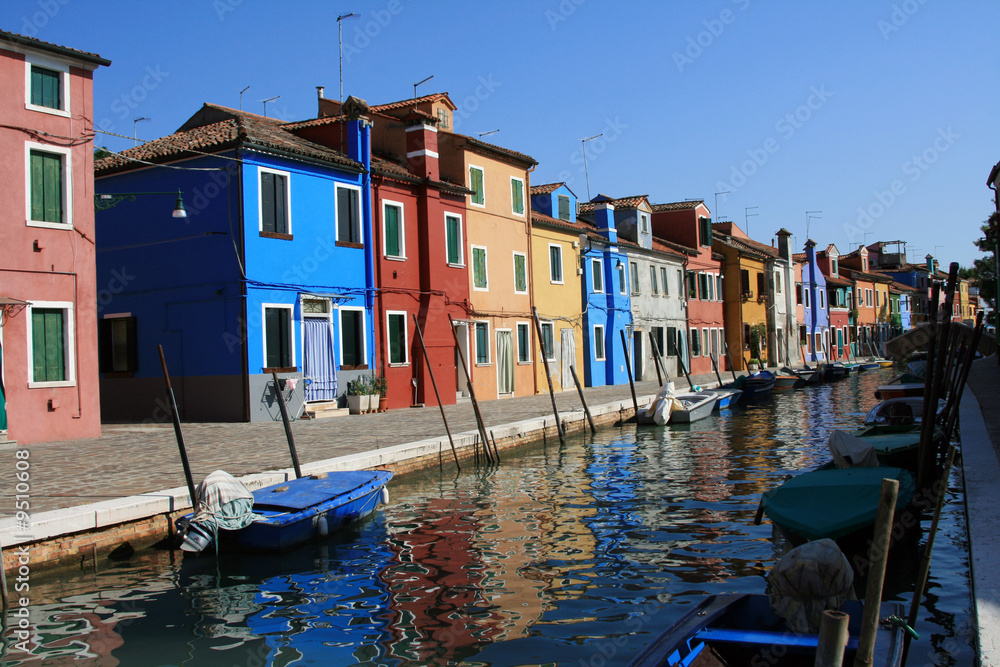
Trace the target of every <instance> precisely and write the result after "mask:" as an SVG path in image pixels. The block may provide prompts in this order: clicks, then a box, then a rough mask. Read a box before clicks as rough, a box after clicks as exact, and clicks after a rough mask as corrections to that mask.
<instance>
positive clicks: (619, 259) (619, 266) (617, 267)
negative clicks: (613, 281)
mask: <svg viewBox="0 0 1000 667" xmlns="http://www.w3.org/2000/svg"><path fill="white" fill-rule="evenodd" d="M615 268H616V269H620V268H622V258H621V257H619V258H618V259H616V260H615Z"/></svg>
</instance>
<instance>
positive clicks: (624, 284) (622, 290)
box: [618, 259, 628, 294]
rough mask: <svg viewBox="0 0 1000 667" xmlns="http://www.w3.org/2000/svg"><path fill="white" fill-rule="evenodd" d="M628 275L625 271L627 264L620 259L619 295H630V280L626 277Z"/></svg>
mask: <svg viewBox="0 0 1000 667" xmlns="http://www.w3.org/2000/svg"><path fill="white" fill-rule="evenodd" d="M627 275H628V271H626V270H625V263H624V262H622V261H621V260H620V259H619V260H618V282H619V283H620V284H619V285H618V293H619V294H628V280H627V279H626V277H625V276H627Z"/></svg>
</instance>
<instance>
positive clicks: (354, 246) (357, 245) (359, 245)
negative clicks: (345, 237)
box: [334, 241, 365, 250]
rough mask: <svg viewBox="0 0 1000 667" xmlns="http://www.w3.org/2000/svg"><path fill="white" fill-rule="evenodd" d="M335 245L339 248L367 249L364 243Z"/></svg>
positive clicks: (340, 243) (342, 242)
mask: <svg viewBox="0 0 1000 667" xmlns="http://www.w3.org/2000/svg"><path fill="white" fill-rule="evenodd" d="M334 245H336V246H337V247H338V248H361V249H362V250H363V249H364V247H365V244H364V243H355V242H354V241H337V242H336V243H335V244H334Z"/></svg>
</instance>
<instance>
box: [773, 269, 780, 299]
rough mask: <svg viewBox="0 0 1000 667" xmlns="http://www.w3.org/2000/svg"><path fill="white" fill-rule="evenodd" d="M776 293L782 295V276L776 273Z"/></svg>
mask: <svg viewBox="0 0 1000 667" xmlns="http://www.w3.org/2000/svg"><path fill="white" fill-rule="evenodd" d="M774 291H775V292H777V293H778V294H781V274H780V273H775V274H774Z"/></svg>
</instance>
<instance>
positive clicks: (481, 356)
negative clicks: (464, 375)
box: [476, 322, 490, 364]
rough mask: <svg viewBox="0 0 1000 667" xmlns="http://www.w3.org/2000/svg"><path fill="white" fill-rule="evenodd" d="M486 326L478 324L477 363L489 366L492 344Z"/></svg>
mask: <svg viewBox="0 0 1000 667" xmlns="http://www.w3.org/2000/svg"><path fill="white" fill-rule="evenodd" d="M487 333H488V331H487V328H486V325H485V324H483V323H481V322H479V323H477V324H476V363H477V364H488V363H489V361H490V347H489V345H490V343H489V336H487V335H486V334H487Z"/></svg>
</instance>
